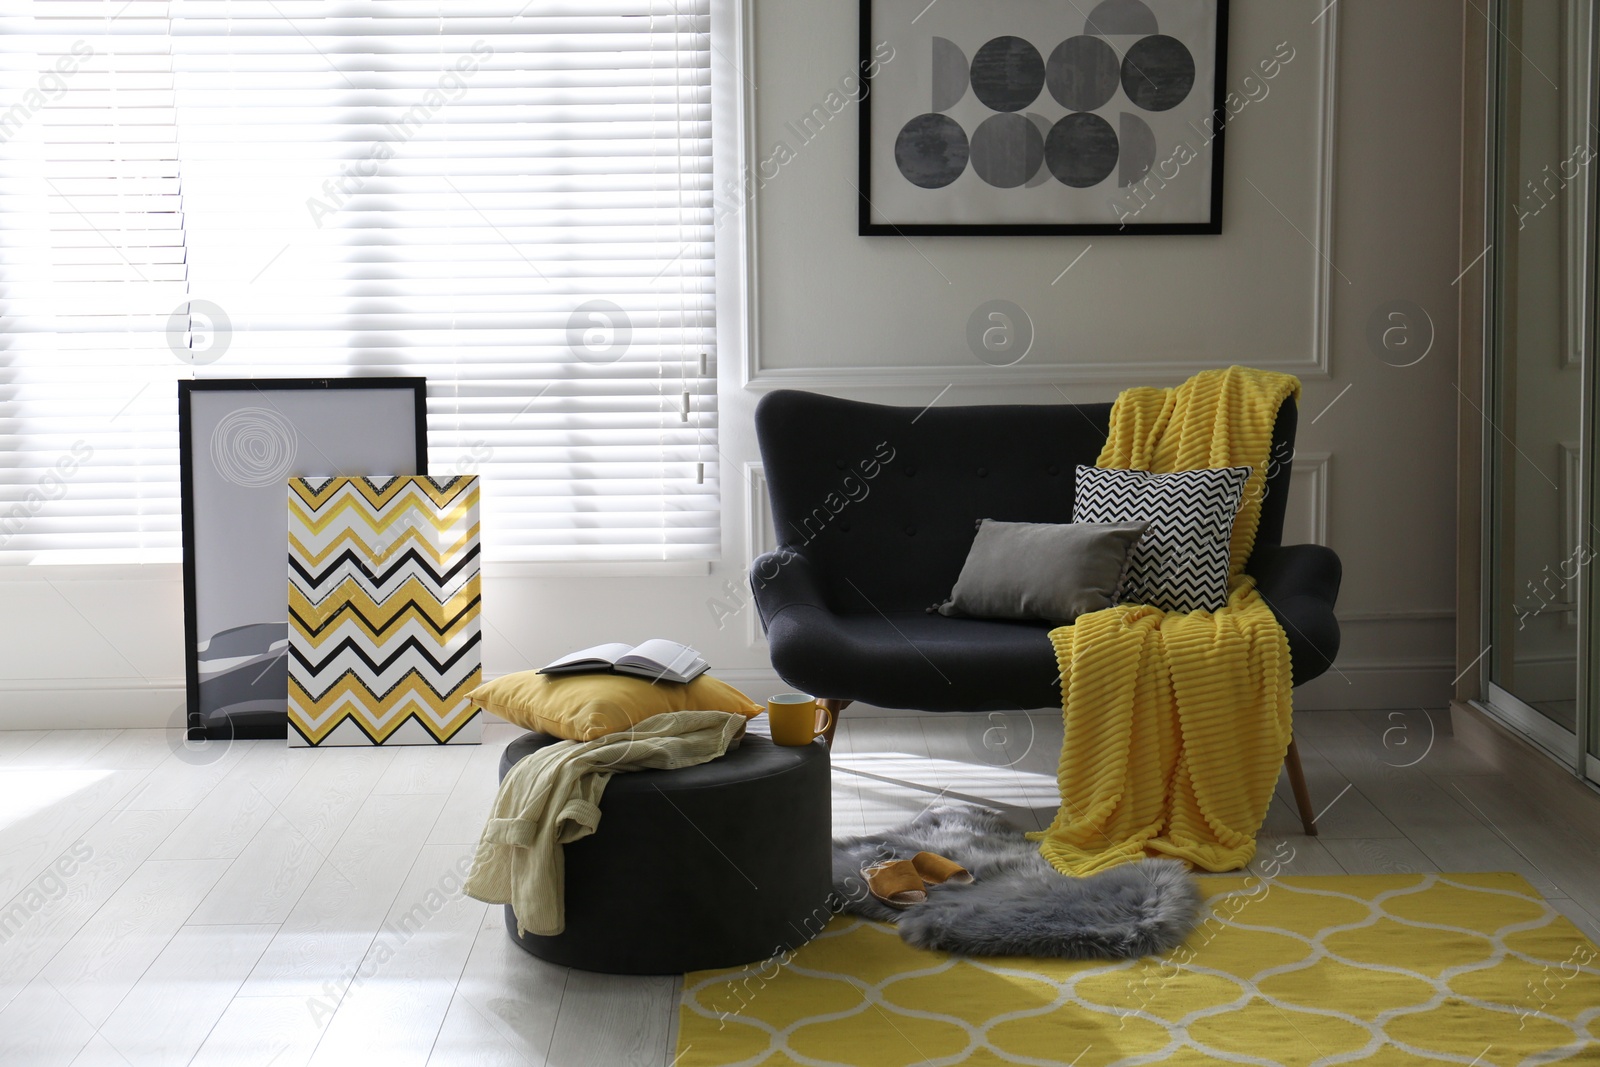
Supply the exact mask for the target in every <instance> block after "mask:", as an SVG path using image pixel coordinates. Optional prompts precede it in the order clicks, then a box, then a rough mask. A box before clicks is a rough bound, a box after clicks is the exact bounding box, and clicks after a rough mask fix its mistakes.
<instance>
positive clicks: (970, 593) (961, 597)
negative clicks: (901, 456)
mask: <svg viewBox="0 0 1600 1067" xmlns="http://www.w3.org/2000/svg"><path fill="white" fill-rule="evenodd" d="M1149 525H1150V524H1149V523H1146V522H1122V523H1098V522H1073V523H1065V524H1062V525H1052V524H1048V523H1037V522H996V521H995V520H993V519H984V520H983V521H982V522H981V523H979V524H978V536H977V537H976V538H975V539H974V540H973V542H972V550H971V551H970V552H968V553H967V562H966V563H965V564H964V565H963V566H962V568H961V577H960V578H958V579H957V580H956V587H955V589H954V590H953V591H952V592H951V594H950V599H949V600H947V601H945V602H944V603H943V604H940V605H938V606H937V610H938V612H939V614H941V615H950V616H967V617H970V618H978V619H1018V620H1029V621H1037V622H1053V623H1057V624H1063V625H1064V624H1066V623H1069V622H1072V621H1073V620H1074V619H1076V618H1077V617H1078V616H1079V615H1082V614H1083V613H1084V612H1087V611H1100V610H1102V609H1103V608H1109V607H1111V606H1112V605H1113V604H1115V603H1116V596H1117V587H1118V586H1119V585H1121V584H1122V578H1123V575H1124V574H1125V573H1126V571H1127V566H1128V557H1129V554H1130V553H1131V551H1132V549H1133V546H1134V545H1135V544H1137V543H1138V541H1139V538H1140V537H1141V536H1143V535H1144V532H1145V530H1146V529H1147V528H1148V527H1149Z"/></svg>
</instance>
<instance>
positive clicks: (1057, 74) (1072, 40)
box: [1045, 34, 1122, 111]
mask: <svg viewBox="0 0 1600 1067" xmlns="http://www.w3.org/2000/svg"><path fill="white" fill-rule="evenodd" d="M1121 78H1122V61H1121V60H1119V59H1118V58H1117V51H1116V49H1114V48H1112V47H1111V46H1110V45H1109V44H1107V43H1106V42H1105V41H1103V40H1101V39H1100V38H1098V37H1090V36H1089V35H1088V34H1080V35H1078V36H1077V37H1069V38H1067V39H1066V40H1065V41H1062V42H1061V43H1060V44H1058V45H1056V49H1055V51H1054V52H1051V53H1050V61H1049V62H1048V63H1046V64H1045V84H1046V85H1048V86H1049V87H1050V95H1051V96H1053V97H1055V99H1056V103H1058V104H1060V105H1061V106H1062V107H1064V108H1066V109H1067V110H1068V111H1093V110H1094V109H1095V108H1100V107H1105V106H1106V104H1108V103H1110V102H1111V98H1112V97H1113V96H1115V95H1116V93H1117V84H1118V82H1119V81H1120V80H1121Z"/></svg>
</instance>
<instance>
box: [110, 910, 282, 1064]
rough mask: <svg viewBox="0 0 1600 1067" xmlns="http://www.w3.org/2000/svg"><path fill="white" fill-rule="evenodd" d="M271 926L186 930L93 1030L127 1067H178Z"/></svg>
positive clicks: (235, 987) (248, 965) (252, 962)
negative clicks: (98, 1032) (176, 1065)
mask: <svg viewBox="0 0 1600 1067" xmlns="http://www.w3.org/2000/svg"><path fill="white" fill-rule="evenodd" d="M276 932H277V927H275V926H186V927H183V928H182V929H180V930H179V931H178V932H177V933H176V934H175V935H173V938H172V940H171V941H169V942H168V943H167V947H166V948H164V949H162V951H161V955H159V956H157V957H156V959H155V962H154V963H152V964H151V965H150V969H149V970H147V971H145V972H144V974H143V975H142V976H140V978H139V981H138V982H137V983H136V984H135V985H134V987H133V988H132V989H131V990H130V991H129V992H128V995H127V996H126V997H124V998H123V1000H122V1002H121V1003H120V1004H118V1005H117V1008H116V1010H115V1011H114V1012H112V1014H111V1017H110V1018H109V1019H107V1020H106V1023H105V1025H104V1026H102V1027H100V1037H101V1038H102V1039H104V1040H105V1042H106V1043H107V1044H108V1045H109V1046H110V1047H111V1048H112V1049H113V1050H114V1051H115V1052H116V1053H117V1054H118V1055H119V1056H121V1057H122V1058H123V1059H124V1060H126V1061H127V1063H128V1064H130V1065H132V1067H144V1065H147V1064H148V1065H149V1067H165V1065H167V1064H172V1063H184V1062H187V1061H188V1060H189V1058H190V1057H192V1056H193V1055H194V1054H195V1053H196V1052H198V1051H200V1046H201V1045H202V1044H204V1043H205V1040H206V1037H207V1036H208V1035H209V1034H210V1033H211V1028H212V1027H213V1026H215V1025H216V1022H217V1020H218V1019H219V1018H221V1017H222V1013H223V1012H224V1011H226V1010H227V1009H228V1005H229V1004H230V1003H231V1002H232V1001H233V998H234V994H235V993H237V992H238V989H239V986H240V984H241V983H243V982H244V980H245V977H246V976H247V975H248V974H249V973H250V969H251V968H252V967H254V966H255V963H256V960H257V959H259V958H260V956H261V953H262V952H263V951H265V950H266V947H267V944H268V942H270V941H271V940H272V935H273V934H274V933H276Z"/></svg>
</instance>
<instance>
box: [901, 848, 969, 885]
mask: <svg viewBox="0 0 1600 1067" xmlns="http://www.w3.org/2000/svg"><path fill="white" fill-rule="evenodd" d="M911 865H912V866H913V867H915V868H916V871H917V876H918V877H919V878H921V879H922V880H923V881H924V882H927V883H928V884H929V885H944V884H945V883H946V882H949V883H951V884H952V885H971V884H972V872H971V871H969V870H967V869H966V868H965V867H963V866H961V864H959V863H957V862H956V861H955V860H952V859H946V858H945V857H944V856H941V855H939V854H938V853H937V852H918V853H917V854H916V855H915V856H913V857H911Z"/></svg>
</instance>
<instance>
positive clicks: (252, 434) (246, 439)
mask: <svg viewBox="0 0 1600 1067" xmlns="http://www.w3.org/2000/svg"><path fill="white" fill-rule="evenodd" d="M299 444H300V438H299V434H298V433H297V432H296V431H295V428H294V425H293V424H292V423H290V422H289V420H288V419H286V418H284V417H283V416H282V415H280V414H278V413H277V412H276V411H274V410H272V409H271V408H239V409H238V410H236V411H230V412H229V413H228V414H227V415H226V416H224V417H223V418H222V420H221V421H220V422H218V423H217V428H216V429H215V430H214V431H213V432H212V435H211V462H212V463H214V464H215V465H216V468H217V473H218V474H220V475H222V477H223V478H224V479H226V480H227V481H230V482H232V483H233V484H234V485H242V486H245V487H246V488H257V489H259V488H261V487H262V486H267V485H277V484H278V483H279V482H282V481H283V480H284V479H285V478H287V477H288V476H289V472H290V471H291V470H293V469H294V461H295V456H296V455H297V454H298V452H299Z"/></svg>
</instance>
